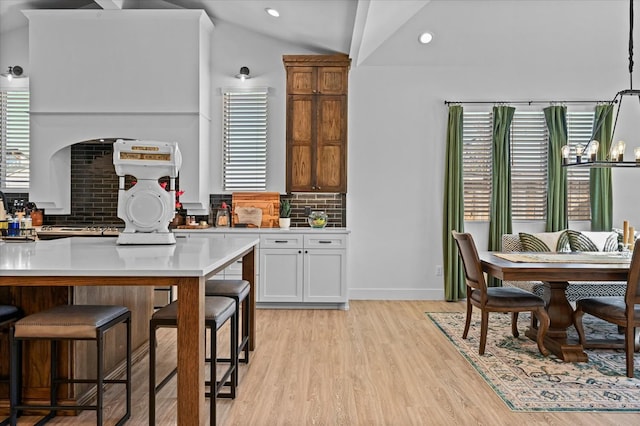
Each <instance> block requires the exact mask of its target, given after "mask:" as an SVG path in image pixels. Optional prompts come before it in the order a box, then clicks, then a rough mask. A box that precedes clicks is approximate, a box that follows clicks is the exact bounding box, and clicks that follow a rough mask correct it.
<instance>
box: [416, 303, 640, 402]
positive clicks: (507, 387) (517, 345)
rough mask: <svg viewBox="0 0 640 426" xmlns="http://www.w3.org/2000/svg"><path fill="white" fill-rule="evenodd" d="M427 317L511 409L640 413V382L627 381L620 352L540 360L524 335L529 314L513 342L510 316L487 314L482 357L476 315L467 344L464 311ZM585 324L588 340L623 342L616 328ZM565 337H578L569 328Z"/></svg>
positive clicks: (639, 373)
mask: <svg viewBox="0 0 640 426" xmlns="http://www.w3.org/2000/svg"><path fill="white" fill-rule="evenodd" d="M427 316H428V317H429V318H430V319H431V320H432V321H433V322H434V323H435V324H436V325H437V326H438V327H439V328H440V330H441V331H442V332H443V333H444V334H445V335H446V336H447V337H448V338H449V340H450V341H451V342H452V343H453V344H454V345H455V347H456V348H457V349H458V351H459V352H460V354H462V356H464V357H465V358H466V359H467V361H469V363H470V364H471V365H472V366H473V367H474V368H475V369H476V371H477V372H478V373H479V374H480V375H481V376H482V378H484V380H485V381H486V382H487V383H488V384H489V386H491V388H493V390H494V391H495V392H496V393H497V394H498V395H499V396H500V397H501V398H502V400H503V401H504V402H505V404H506V405H507V406H508V407H509V408H511V409H512V410H514V411H627V412H633V411H640V379H630V378H627V377H626V370H625V356H624V351H622V350H603V349H597V350H596V349H594V350H587V351H586V352H587V354H588V355H589V362H587V363H565V362H563V361H561V360H560V359H558V358H557V357H556V356H555V355H550V356H548V357H543V356H542V355H541V354H540V352H539V351H538V346H537V345H536V343H535V342H533V341H532V340H530V339H528V338H527V337H525V336H524V331H525V330H526V328H527V326H528V324H529V318H528V316H527V315H523V314H521V315H520V318H519V320H518V324H519V330H520V337H518V338H514V337H513V336H512V335H511V322H510V321H511V317H510V314H504V313H490V314H489V331H488V335H487V345H486V350H485V354H484V355H482V356H480V355H478V347H479V340H480V315H479V314H478V315H476V314H475V312H474V316H473V318H472V323H471V328H470V330H469V336H468V339H466V340H464V339H462V331H463V329H464V321H465V314H464V313H451V312H439V313H427ZM584 326H585V333H586V334H587V336H593V337H594V338H603V337H605V336H608V337H612V338H623V337H622V336H621V335H618V334H617V327H616V326H615V325H611V324H608V323H606V322H604V321H601V320H599V319H597V318H593V317H590V316H587V315H585V318H584ZM569 333H570V334H569V337H570V338H574V339H577V335H576V333H575V330H574V329H573V327H571V330H570V332H569ZM635 355H636V356H635V367H636V371H635V375H636V377H640V368H639V367H640V354H638V353H636V354H635Z"/></svg>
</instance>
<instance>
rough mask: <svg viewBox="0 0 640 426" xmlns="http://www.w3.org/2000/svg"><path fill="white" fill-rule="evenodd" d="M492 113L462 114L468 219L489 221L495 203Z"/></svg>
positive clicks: (464, 181) (466, 218) (463, 177)
mask: <svg viewBox="0 0 640 426" xmlns="http://www.w3.org/2000/svg"><path fill="white" fill-rule="evenodd" d="M491 115H492V114H491V112H463V113H462V170H463V172H462V182H463V187H464V219H465V220H470V221H471V220H489V205H490V203H491V158H492V157H491V139H492V133H493V128H492V121H491Z"/></svg>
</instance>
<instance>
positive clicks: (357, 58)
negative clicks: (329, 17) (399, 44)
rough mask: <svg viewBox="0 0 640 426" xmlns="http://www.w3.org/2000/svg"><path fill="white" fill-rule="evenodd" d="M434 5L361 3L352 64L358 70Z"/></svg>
mask: <svg viewBox="0 0 640 426" xmlns="http://www.w3.org/2000/svg"><path fill="white" fill-rule="evenodd" d="M430 1H431V0H404V1H372V0H360V1H358V9H357V12H356V19H355V24H354V26H353V36H352V39H351V49H350V52H349V53H350V56H351V60H353V61H354V62H355V65H356V66H358V65H360V64H361V63H363V62H364V60H365V59H367V58H368V57H369V56H370V55H371V54H372V53H373V52H375V51H376V49H378V48H379V47H380V46H381V45H382V43H384V42H385V41H386V40H387V39H388V38H389V37H391V36H392V35H393V34H394V33H395V32H396V31H398V29H399V28H401V27H402V26H403V25H404V24H405V23H406V22H407V21H408V20H409V19H411V18H412V17H413V16H414V15H415V14H416V13H418V11H420V9H422V8H423V7H425V6H426V5H427V4H429V2H430ZM416 36H417V35H416Z"/></svg>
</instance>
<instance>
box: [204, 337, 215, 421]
mask: <svg viewBox="0 0 640 426" xmlns="http://www.w3.org/2000/svg"><path fill="white" fill-rule="evenodd" d="M215 328H216V326H215V325H213V326H212V327H211V337H210V339H209V340H210V341H211V364H210V365H209V370H210V374H209V377H210V378H209V380H210V381H211V384H210V385H209V393H210V396H209V425H211V426H215V424H216V417H217V414H216V399H217V397H218V384H217V383H216V374H217V370H218V363H217V359H218V358H217V357H218V333H217V330H216V329H215ZM205 334H206V333H205Z"/></svg>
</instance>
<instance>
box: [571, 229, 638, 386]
mask: <svg viewBox="0 0 640 426" xmlns="http://www.w3.org/2000/svg"><path fill="white" fill-rule="evenodd" d="M639 281H640V239H638V240H636V242H635V245H634V249H633V256H632V257H631V264H630V265H629V275H628V278H627V290H626V292H625V295H624V297H619V296H608V297H592V298H587V299H580V300H578V301H577V302H576V310H575V311H574V313H573V324H574V326H575V327H576V331H577V332H578V338H579V339H580V344H581V345H582V346H583V347H584V348H624V352H625V355H626V361H627V377H634V371H633V351H634V349H635V328H636V327H640V285H638V282H639ZM585 313H587V314H589V315H593V316H594V317H597V318H600V319H602V320H604V321H607V322H610V323H613V324H616V325H617V326H618V327H619V328H624V343H622V344H616V343H614V342H611V343H602V342H597V343H596V342H593V343H590V342H589V341H587V340H586V337H585V333H584V326H583V324H582V317H583V315H584V314H585Z"/></svg>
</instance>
